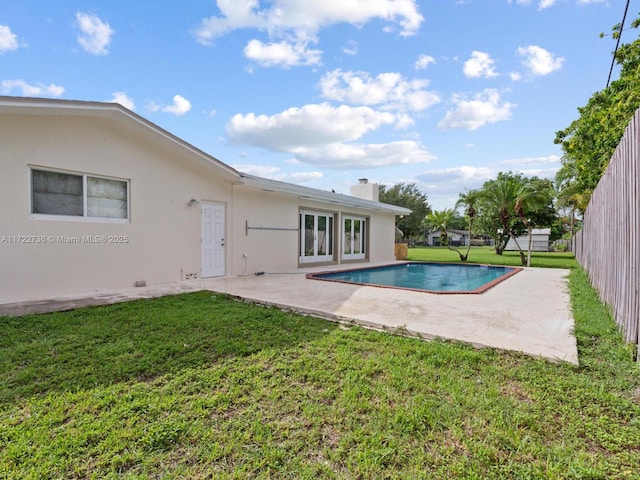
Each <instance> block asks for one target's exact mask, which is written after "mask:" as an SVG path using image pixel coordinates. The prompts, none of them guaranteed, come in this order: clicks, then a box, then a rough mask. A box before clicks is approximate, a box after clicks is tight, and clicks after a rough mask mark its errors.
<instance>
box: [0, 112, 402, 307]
mask: <svg viewBox="0 0 640 480" xmlns="http://www.w3.org/2000/svg"><path fill="white" fill-rule="evenodd" d="M74 106H75V105H74ZM16 111H17V110H11V109H9V110H3V112H6V113H0V147H1V148H0V187H1V188H0V205H2V207H1V211H0V302H11V301H24V300H31V299H41V298H51V297H54V296H64V295H75V294H87V293H91V292H100V291H105V290H117V289H123V288H130V287H134V286H135V283H136V282H137V281H144V282H146V284H147V285H160V284H165V283H173V282H177V281H180V280H184V279H185V278H186V277H187V275H200V273H201V266H202V265H201V254H202V252H201V249H202V247H201V210H200V206H199V205H198V203H196V204H195V205H193V206H189V205H188V204H189V200H190V199H195V200H197V201H198V202H211V203H217V204H222V205H224V206H225V208H226V222H225V223H226V224H225V237H226V238H225V249H226V251H225V274H226V275H231V276H236V275H241V274H253V273H255V272H260V271H264V272H291V271H304V269H305V268H306V267H307V266H315V265H313V264H309V265H306V264H305V265H300V264H299V257H298V251H299V242H300V233H299V230H298V228H299V215H300V211H301V210H302V209H306V210H312V211H318V212H328V213H332V214H335V218H336V225H335V226H336V231H335V235H336V241H335V262H334V263H341V259H340V239H341V218H342V216H343V215H345V214H347V215H353V216H360V217H365V218H367V219H368V233H369V237H368V241H367V248H368V252H367V258H366V259H364V260H359V262H372V263H379V262H391V261H393V260H394V259H395V258H394V238H395V230H394V226H395V215H394V214H393V213H387V212H380V211H377V210H369V209H367V208H364V207H357V208H356V207H347V206H344V205H338V204H336V203H332V202H323V201H320V200H309V199H305V198H303V197H302V196H301V195H298V194H297V193H287V194H285V193H282V192H277V191H264V190H260V189H259V188H255V187H251V186H247V185H242V183H241V180H240V178H239V177H238V176H237V175H236V174H235V173H232V172H230V171H229V169H227V168H226V167H224V168H223V167H221V166H219V164H215V162H212V159H211V158H210V157H207V156H206V155H205V154H202V152H200V153H198V152H197V151H196V150H195V149H191V148H190V147H189V146H188V145H186V144H183V143H181V142H180V141H179V140H178V139H176V138H175V137H171V136H170V134H168V132H164V133H163V132H161V131H159V130H155V131H154V129H153V128H149V126H147V125H146V124H144V125H143V122H139V121H138V120H136V119H135V118H127V115H125V114H124V113H122V112H117V111H114V110H109V111H107V112H106V113H105V112H104V111H97V110H95V109H87V110H82V109H79V111H76V110H74V111H73V112H71V113H68V112H65V109H64V108H61V109H59V110H57V109H53V108H48V109H46V110H43V111H37V110H36V111H33V110H29V112H31V113H28V114H19V113H16ZM31 168H36V169H38V168H41V169H47V170H54V171H61V172H68V173H72V174H73V173H75V174H87V175H95V176H105V177H113V178H117V179H122V180H127V181H128V182H129V209H130V217H129V219H128V221H127V222H125V223H122V222H110V221H105V220H96V219H83V218H69V217H62V216H51V217H50V218H42V216H37V215H36V216H34V215H32V214H31V179H30V171H31ZM247 223H248V225H249V226H250V227H262V229H258V228H252V229H250V230H248V231H247V229H246V225H247ZM88 237H93V238H97V237H103V238H105V239H106V241H105V242H100V243H88V242H85V241H84V240H81V241H77V240H76V239H84V238H88ZM16 239H17V240H16ZM29 239H31V240H33V239H38V241H37V243H34V242H33V241H29ZM111 239H113V241H111ZM243 254H244V255H243ZM245 256H246V257H245Z"/></svg>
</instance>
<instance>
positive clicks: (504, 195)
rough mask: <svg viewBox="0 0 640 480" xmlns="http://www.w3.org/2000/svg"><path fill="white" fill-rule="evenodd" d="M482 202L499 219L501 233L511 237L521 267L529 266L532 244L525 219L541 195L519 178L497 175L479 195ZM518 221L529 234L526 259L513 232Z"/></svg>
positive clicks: (529, 226) (530, 233)
mask: <svg viewBox="0 0 640 480" xmlns="http://www.w3.org/2000/svg"><path fill="white" fill-rule="evenodd" d="M481 195H482V197H483V199H484V201H485V202H486V203H487V204H488V205H490V206H491V208H492V210H493V212H494V214H495V215H496V216H497V218H498V219H499V222H500V225H501V226H502V229H503V232H504V233H505V234H507V235H508V236H509V237H511V238H512V239H513V241H514V243H515V245H516V247H517V248H518V252H519V253H520V261H521V262H522V265H527V266H530V265H531V242H532V238H533V237H532V226H531V223H530V222H529V220H528V219H527V215H526V213H528V212H531V211H533V210H535V208H537V207H538V206H539V205H540V203H541V201H542V195H541V193H540V192H538V191H536V190H535V189H534V187H533V186H532V185H531V184H530V183H528V182H523V181H522V179H521V178H519V177H514V176H513V175H504V174H499V175H498V178H497V179H496V180H494V181H493V182H491V183H490V184H488V185H486V187H485V188H484V189H483V190H482V193H481ZM515 219H520V220H521V221H522V222H523V223H524V225H525V227H527V232H528V234H529V249H528V257H527V258H525V255H524V251H523V250H522V247H520V244H519V243H518V240H517V237H516V235H515V234H514V230H513V226H514V225H513V221H514V220H515Z"/></svg>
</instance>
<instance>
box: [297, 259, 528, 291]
mask: <svg viewBox="0 0 640 480" xmlns="http://www.w3.org/2000/svg"><path fill="white" fill-rule="evenodd" d="M415 264H420V265H454V266H465V265H466V266H478V267H498V268H505V269H509V270H510V271H508V272H507V273H505V274H504V275H501V276H500V277H498V278H495V279H493V280H491V281H490V282H487V283H485V284H483V285H482V286H480V287H478V288H476V289H475V290H450V291H441V290H425V289H422V288H411V287H396V286H392V285H380V284H377V283H364V282H350V281H348V280H338V279H332V278H320V276H321V275H331V274H337V273H345V272H357V271H361V270H373V269H376V270H378V269H382V268H388V267H398V266H402V265H415ZM521 271H522V267H513V266H510V265H490V264H485V263H453V262H420V261H413V260H412V261H406V262H395V263H389V264H386V265H376V266H375V267H372V266H362V267H355V268H349V269H346V270H340V271H338V272H337V271H335V270H325V271H321V272H312V273H307V274H306V278H308V279H309V280H320V281H323V282H335V283H347V284H350V285H360V286H363V287H375V288H389V289H392V290H409V291H411V292H421V293H431V294H434V295H479V294H482V293H485V292H486V291H487V290H489V289H491V288H493V287H495V286H496V285H498V284H499V283H502V282H504V281H505V280H507V279H508V278H510V277H512V276H514V275H515V274H517V273H518V272H521Z"/></svg>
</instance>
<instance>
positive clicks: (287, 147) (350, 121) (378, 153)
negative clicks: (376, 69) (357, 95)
mask: <svg viewBox="0 0 640 480" xmlns="http://www.w3.org/2000/svg"><path fill="white" fill-rule="evenodd" d="M406 121H407V120H406V116H404V115H394V114H392V113H389V112H381V111H376V110H374V109H372V108H370V107H366V106H359V107H349V106H346V105H342V106H339V107H333V106H331V105H329V104H326V103H323V104H312V105H305V106H303V107H301V108H290V109H288V110H285V111H283V112H281V113H278V114H276V115H272V116H268V115H255V114H253V113H249V114H246V115H242V114H237V115H235V116H233V117H232V118H231V120H230V121H229V123H228V124H227V127H226V132H227V137H228V138H229V140H230V141H231V142H232V143H235V144H245V145H251V146H253V147H257V148H264V149H266V150H270V151H274V152H281V153H282V152H285V153H290V154H292V155H295V157H296V159H297V160H299V161H301V162H305V163H309V164H313V165H319V166H324V167H328V168H365V167H374V166H383V165H398V164H406V163H414V162H422V161H427V160H430V159H432V158H433V157H432V155H431V154H429V153H428V152H427V151H426V150H424V148H423V147H422V146H421V145H419V144H418V143H417V142H412V141H398V142H391V143H385V144H355V143H353V142H355V141H357V140H360V139H361V138H362V137H363V136H364V135H366V134H368V133H370V132H373V131H375V130H377V129H379V128H381V127H383V126H393V127H397V126H398V125H404V124H405V123H406Z"/></svg>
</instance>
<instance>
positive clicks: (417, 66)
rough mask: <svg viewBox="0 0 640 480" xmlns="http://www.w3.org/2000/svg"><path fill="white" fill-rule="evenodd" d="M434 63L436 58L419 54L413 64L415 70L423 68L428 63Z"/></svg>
mask: <svg viewBox="0 0 640 480" xmlns="http://www.w3.org/2000/svg"><path fill="white" fill-rule="evenodd" d="M432 63H436V59H435V58H433V57H432V56H431V55H424V54H423V55H420V56H419V57H418V60H416V63H415V64H414V65H413V66H414V68H415V69H416V70H425V69H426V68H427V67H428V66H429V65H430V64H432Z"/></svg>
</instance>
